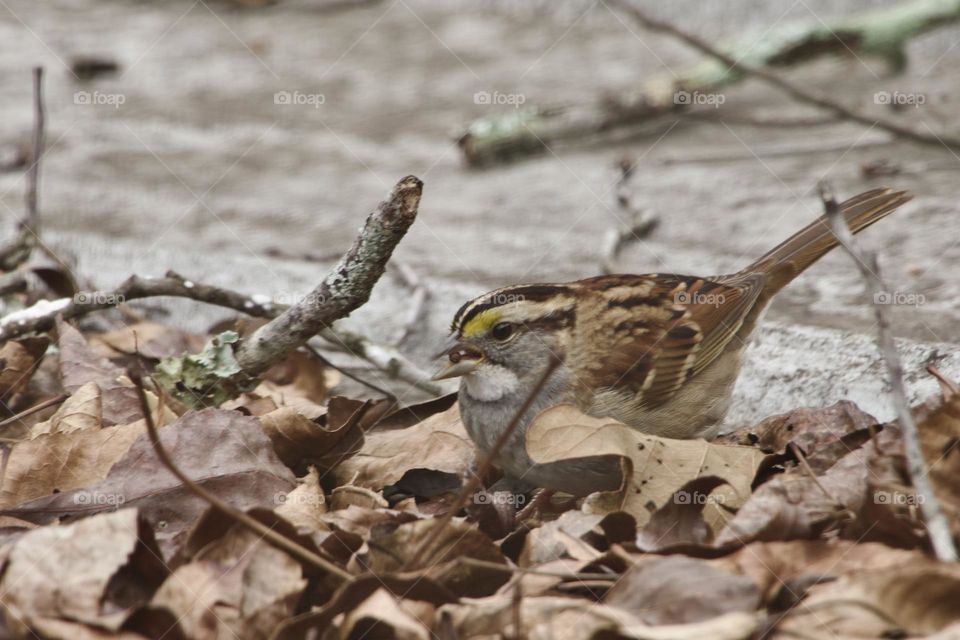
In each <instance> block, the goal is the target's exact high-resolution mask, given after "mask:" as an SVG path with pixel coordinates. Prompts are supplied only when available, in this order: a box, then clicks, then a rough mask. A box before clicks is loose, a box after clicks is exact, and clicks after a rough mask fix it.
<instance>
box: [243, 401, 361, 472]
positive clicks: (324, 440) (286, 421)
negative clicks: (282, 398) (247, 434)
mask: <svg viewBox="0 0 960 640" xmlns="http://www.w3.org/2000/svg"><path fill="white" fill-rule="evenodd" d="M260 422H261V424H263V430H264V432H265V433H266V434H267V437H268V438H270V442H272V443H273V449H274V451H276V452H277V456H278V457H279V458H280V459H281V460H283V462H284V463H285V464H286V465H287V466H290V467H295V466H297V465H298V464H300V463H302V462H303V461H304V459H314V458H322V457H323V456H325V455H327V454H329V453H330V452H331V451H332V450H333V449H334V447H337V445H343V446H342V447H340V448H341V449H343V448H345V449H347V450H349V449H351V448H353V447H354V446H356V445H357V444H359V443H360V440H361V439H362V438H363V431H362V430H361V429H360V427H359V424H358V423H357V421H352V422H348V423H346V424H343V425H339V427H340V428H337V429H332V430H331V429H328V428H327V427H324V426H321V425H319V424H317V423H316V422H313V421H312V420H309V419H307V418H306V417H305V416H303V415H302V414H300V413H299V412H298V411H297V410H296V409H294V408H293V407H280V408H279V409H277V410H276V411H271V412H270V413H268V414H266V415H263V416H260Z"/></svg>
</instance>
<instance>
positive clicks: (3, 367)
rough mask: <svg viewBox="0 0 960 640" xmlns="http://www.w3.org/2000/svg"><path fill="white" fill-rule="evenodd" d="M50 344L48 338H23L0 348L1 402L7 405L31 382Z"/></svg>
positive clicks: (10, 341)
mask: <svg viewBox="0 0 960 640" xmlns="http://www.w3.org/2000/svg"><path fill="white" fill-rule="evenodd" d="M49 344H50V341H49V340H48V339H46V338H23V339H21V340H8V341H7V342H5V343H4V344H3V346H2V347H0V400H2V401H3V402H4V403H5V404H6V405H8V406H9V405H11V404H13V403H12V402H11V399H12V398H13V396H15V395H16V394H17V393H18V392H19V391H20V390H21V389H23V387H24V386H26V384H27V382H29V381H30V377H31V376H32V375H33V372H34V371H35V370H36V368H37V364H38V363H39V362H40V359H41V358H43V354H44V353H46V352H47V346H48V345H49Z"/></svg>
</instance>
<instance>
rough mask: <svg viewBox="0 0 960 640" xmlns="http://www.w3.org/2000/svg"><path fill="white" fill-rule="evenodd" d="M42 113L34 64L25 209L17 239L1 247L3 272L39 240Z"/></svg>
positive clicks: (40, 72)
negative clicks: (38, 188)
mask: <svg viewBox="0 0 960 640" xmlns="http://www.w3.org/2000/svg"><path fill="white" fill-rule="evenodd" d="M45 113H46V112H45V110H44V106H43V67H34V69H33V140H32V154H33V155H32V157H31V158H30V166H29V167H28V168H27V189H26V195H25V198H24V200H25V202H24V205H25V208H26V212H25V214H24V217H23V218H22V219H21V220H20V222H19V224H18V229H17V237H16V239H15V240H14V241H13V242H12V243H11V244H10V245H9V246H7V247H5V248H3V249H0V269H2V270H4V271H12V270H13V269H16V268H17V265H19V264H21V263H23V262H26V260H27V258H29V257H30V253H31V252H32V251H33V248H34V247H35V246H36V245H37V242H38V236H37V233H38V232H39V226H40V213H39V210H38V208H37V187H38V185H39V182H40V159H41V158H42V157H43V141H44V124H45V121H46V117H45Z"/></svg>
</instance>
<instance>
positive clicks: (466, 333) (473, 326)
mask: <svg viewBox="0 0 960 640" xmlns="http://www.w3.org/2000/svg"><path fill="white" fill-rule="evenodd" d="M502 317H503V314H502V313H501V312H500V311H499V310H497V309H488V310H486V311H481V312H480V313H478V314H477V315H475V316H474V317H472V318H470V322H468V323H467V324H466V325H464V327H463V329H462V330H461V331H460V335H461V336H463V337H464V338H473V337H476V336H478V335H480V334H482V333H484V332H486V331H488V330H489V329H490V327H492V326H493V325H495V324H497V322H498V321H499V320H500V318H502Z"/></svg>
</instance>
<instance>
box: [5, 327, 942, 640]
mask: <svg viewBox="0 0 960 640" xmlns="http://www.w3.org/2000/svg"><path fill="white" fill-rule="evenodd" d="M233 340H234V336H233V335H231V334H229V333H227V334H223V333H221V334H219V335H218V336H212V337H208V339H207V340H206V341H205V339H204V337H203V336H195V335H189V334H185V333H183V332H179V331H177V330H175V329H172V328H168V327H164V326H163V325H159V324H152V323H142V324H140V325H136V327H135V328H134V329H133V330H132V331H127V330H115V331H111V332H107V333H93V332H87V333H84V332H81V331H80V330H78V329H77V328H75V327H74V326H72V325H70V324H68V323H66V322H63V321H60V322H58V324H57V327H56V329H55V331H52V332H51V335H50V337H49V338H48V337H41V338H30V339H21V340H14V341H9V342H7V343H6V344H4V345H2V346H0V362H2V369H0V393H3V394H4V396H5V398H7V399H8V400H11V401H10V402H6V403H7V404H8V405H9V406H14V405H15V404H16V402H14V401H13V400H14V399H16V400H17V401H18V402H19V403H20V404H17V406H18V407H20V408H21V409H22V408H26V407H23V406H22V403H23V401H25V400H28V399H29V401H30V402H32V403H33V404H39V403H40V402H42V401H43V400H46V399H47V398H52V397H54V396H56V395H57V394H65V395H66V399H65V400H63V401H62V402H60V403H58V404H56V405H54V408H51V409H50V410H48V411H44V412H42V413H39V414H38V415H37V416H36V417H34V418H31V419H23V420H17V421H14V423H15V424H10V425H8V427H7V428H8V431H7V433H6V434H3V435H4V436H7V435H10V436H11V437H9V438H7V440H10V441H9V442H4V443H3V445H2V446H3V449H4V451H3V464H2V467H0V604H2V612H0V622H2V624H0V631H2V634H3V635H4V636H5V637H6V636H10V637H37V636H38V637H44V638H131V639H132V638H154V637H161V636H162V637H165V638H201V639H202V638H223V637H231V638H232V637H235V638H284V639H285V638H304V639H306V638H350V637H356V638H359V637H363V636H368V637H397V638H444V639H446V638H472V637H510V638H516V637H530V638H547V637H561V638H644V639H667V638H670V639H673V640H685V639H688V638H689V639H691V640H692V639H694V638H696V639H699V638H719V639H729V640H738V639H747V638H760V637H764V638H777V639H779V638H784V639H785V638H798V637H800V638H814V637H815V638H826V637H830V638H832V637H845V638H846V637H857V638H892V637H905V638H906V637H911V638H913V637H916V638H919V637H930V638H957V637H960V605H958V603H960V566H958V565H953V564H948V563H942V562H938V561H937V560H935V559H934V557H933V555H932V553H931V550H930V543H929V540H928V539H927V537H926V532H925V528H924V526H923V521H922V520H921V517H920V512H919V508H918V507H919V502H920V501H921V500H922V499H923V498H922V496H920V495H917V493H916V492H915V491H914V490H913V488H912V486H911V484H910V480H909V475H908V474H907V472H906V463H905V460H904V452H903V442H902V439H901V437H900V433H899V429H898V427H897V425H896V424H895V423H890V424H879V423H877V421H876V420H875V419H874V418H873V417H871V416H869V415H867V414H865V413H863V412H862V411H860V410H859V409H858V408H857V407H856V406H855V405H854V404H852V403H849V402H844V403H839V404H837V405H834V406H832V407H822V408H821V407H800V408H797V409H796V410H794V411H791V412H788V413H786V414H783V415H780V416H772V417H770V418H768V419H766V420H764V421H761V422H760V423H758V424H756V425H748V426H746V427H744V428H743V429H740V430H739V431H736V432H734V433H731V434H728V435H726V436H722V437H720V438H717V439H716V440H714V441H713V442H704V441H700V440H693V441H678V440H670V439H666V438H658V437H654V436H649V435H645V434H641V433H639V432H637V431H634V430H632V429H630V428H628V427H626V426H624V425H620V424H617V423H615V422H613V421H611V420H603V419H597V418H592V417H589V416H585V415H583V414H581V413H579V412H578V411H577V410H576V409H574V408H573V407H569V406H561V407H555V408H553V409H550V410H548V411H546V412H544V413H543V414H541V415H540V416H538V417H537V418H536V420H535V421H534V423H533V424H532V425H531V426H530V428H529V431H528V434H527V448H528V453H529V455H530V456H531V458H533V459H534V460H537V461H538V462H550V461H556V460H563V459H568V458H577V457H588V456H598V455H604V456H619V457H620V458H621V460H622V463H621V468H622V469H623V470H624V471H625V473H624V478H623V482H622V484H621V487H620V488H619V489H618V490H616V491H611V492H606V493H602V494H594V495H591V496H587V497H586V498H582V499H577V498H574V497H572V496H564V495H562V494H560V495H555V496H553V497H552V498H550V499H549V500H546V501H544V502H543V503H542V504H540V505H539V507H538V508H537V509H533V510H524V511H523V512H521V516H522V517H520V518H511V519H510V520H512V521H503V520H502V519H501V518H500V516H499V514H498V512H497V511H496V510H495V509H493V508H492V507H491V505H489V504H484V503H483V502H484V501H483V500H479V499H474V500H473V501H468V502H473V504H469V505H468V508H466V509H464V510H462V511H461V512H459V513H455V514H452V515H451V517H450V518H449V519H446V518H444V516H445V515H448V514H447V512H448V511H449V510H450V509H451V507H452V505H455V504H456V503H457V497H458V493H459V492H460V491H461V489H462V487H463V486H464V482H465V479H466V478H468V477H470V474H472V473H473V472H474V470H475V468H476V451H475V449H474V447H473V444H472V443H471V441H470V439H469V437H468V436H467V434H466V432H465V430H464V428H463V424H462V422H461V420H460V416H459V412H458V409H457V407H456V404H455V403H452V400H450V399H440V400H436V401H432V402H429V403H424V404H421V405H417V406H412V407H402V408H398V407H396V406H394V404H393V403H391V402H386V401H369V400H364V399H354V398H345V397H341V396H336V395H333V394H332V391H335V389H336V382H337V375H336V373H335V372H333V371H330V370H328V369H327V368H326V367H325V365H324V364H322V363H321V362H319V361H318V360H316V359H315V358H313V356H312V355H311V354H309V353H307V352H298V353H297V354H296V355H295V356H292V357H291V358H289V359H288V360H287V361H286V362H284V363H282V364H281V365H279V366H278V367H275V368H274V369H272V370H271V372H270V373H268V374H267V375H266V376H265V377H264V380H262V381H261V382H260V384H259V385H258V386H256V387H255V388H253V389H249V390H246V391H245V392H244V393H241V394H238V396H237V397H236V398H235V399H231V400H227V399H225V398H214V399H213V400H216V401H218V402H219V401H221V400H226V401H225V402H223V403H222V404H221V407H220V408H216V407H215V406H213V405H211V404H210V402H209V401H210V400H211V398H207V397H206V396H205V395H204V387H205V386H206V385H208V384H209V383H210V382H212V380H211V379H210V375H213V376H214V378H216V377H217V376H227V375H229V374H230V373H231V372H232V371H234V369H235V362H233V361H232V359H231V357H232V356H231V354H232V351H231V348H230V346H231V344H232V342H233ZM205 345H206V346H205ZM131 367H139V368H141V369H143V368H145V370H147V371H148V372H151V373H152V374H153V376H154V377H149V376H148V377H147V380H148V382H150V384H148V385H147V388H146V390H145V391H146V396H147V402H148V405H149V407H150V409H151V412H152V413H151V415H152V416H153V417H154V421H155V423H156V424H157V425H158V427H159V439H160V442H161V444H162V445H163V447H164V448H165V449H166V450H167V451H168V452H169V454H170V455H171V457H172V459H173V460H174V461H175V462H176V464H177V466H178V467H179V468H180V469H181V470H182V471H183V472H185V473H186V475H187V476H188V477H189V478H191V479H192V480H193V481H194V482H196V483H197V484H199V485H200V486H201V487H203V488H204V489H206V490H207V491H208V492H210V493H212V494H214V495H215V496H216V497H218V498H220V499H221V500H223V501H225V502H226V503H228V504H230V505H232V506H233V507H235V508H236V509H238V510H240V511H242V512H244V513H246V514H248V515H249V516H250V517H252V518H254V519H255V520H257V521H258V522H260V523H262V524H264V525H265V526H267V527H268V528H269V529H270V530H272V531H274V532H276V533H277V534H278V535H279V536H282V537H284V538H286V539H288V540H291V541H293V542H294V543H296V544H299V545H301V546H303V547H304V548H306V549H309V550H310V551H311V552H313V553H314V554H318V555H320V556H322V557H323V558H326V559H327V560H329V561H330V562H332V563H334V564H335V565H337V566H338V567H340V568H341V569H342V570H343V572H345V575H346V576H348V577H347V578H343V577H342V576H341V577H337V576H335V575H333V574H330V573H328V572H324V571H322V570H321V569H319V568H318V567H316V566H312V565H310V564H309V563H305V562H304V561H302V560H300V559H298V558H297V557H294V556H292V555H289V554H288V553H287V552H286V551H284V550H282V549H280V548H278V547H276V546H274V544H273V543H272V541H271V540H268V539H266V538H263V537H262V536H260V535H256V534H254V533H252V532H251V531H250V530H249V529H247V528H244V527H243V526H241V525H240V524H239V523H238V522H236V521H235V520H234V519H233V518H232V517H230V516H228V515H225V514H224V513H223V512H221V511H219V510H217V509H216V508H213V507H211V505H210V504H209V503H208V502H207V501H206V500H204V499H202V498H201V497H199V496H198V495H197V494H195V493H194V492H193V491H191V490H190V489H189V488H188V487H186V486H184V484H183V483H182V482H181V481H180V480H179V479H178V478H177V477H176V476H175V475H173V474H172V473H171V472H170V470H169V469H168V468H167V467H166V466H164V465H163V464H162V463H161V461H160V460H159V459H158V458H157V456H156V452H155V451H154V449H153V447H152V445H151V442H150V440H149V438H148V436H147V433H146V424H145V421H144V418H143V415H142V409H141V405H140V401H139V396H138V392H137V389H136V388H135V385H134V383H133V382H132V376H131ZM45 370H50V371H53V372H55V373H56V376H55V377H56V384H55V385H51V384H50V383H49V382H48V381H46V380H45V381H44V384H43V385H42V386H40V387H39V388H43V389H45V393H46V396H44V397H37V396H35V395H29V394H28V392H27V389H28V386H29V383H30V381H31V378H32V376H43V375H46V374H45V373H43V372H44V371H45ZM211 372H213V373H212V374H211ZM154 378H157V379H159V380H160V384H158V385H154V384H153V383H152V381H153V379H154ZM213 381H215V380H213ZM164 385H166V386H167V387H171V386H177V385H179V386H180V387H181V388H189V389H191V390H195V391H196V392H197V395H196V402H195V403H193V404H194V405H195V406H185V405H184V404H182V403H179V402H176V401H174V400H173V399H172V398H170V397H169V395H168V394H167V392H166V391H165V390H164ZM915 414H916V417H917V420H918V424H919V431H920V436H921V444H922V447H923V452H924V455H925V459H926V460H927V462H928V465H929V477H930V480H931V483H932V485H933V488H934V491H935V493H936V497H937V499H938V500H939V501H940V504H941V505H942V507H943V509H944V511H945V512H946V514H947V516H948V519H949V521H950V523H951V526H952V528H953V529H952V530H953V533H954V535H955V536H957V535H960V395H958V394H956V393H953V392H952V391H951V389H950V388H949V387H945V388H944V397H943V398H942V399H941V400H940V401H939V402H936V403H931V404H929V405H928V406H922V407H916V408H915ZM485 480H486V481H488V482H487V483H488V486H489V484H491V483H492V482H493V481H495V480H496V478H495V477H492V478H486V479H485ZM534 497H535V496H534V495H532V494H530V495H523V496H512V497H511V500H512V501H513V502H512V503H511V505H513V506H522V505H525V504H529V501H530V500H532V499H534ZM475 498H476V497H475ZM513 506H511V507H510V508H511V510H512V509H513ZM428 543H429V548H424V545H427V544H428Z"/></svg>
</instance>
